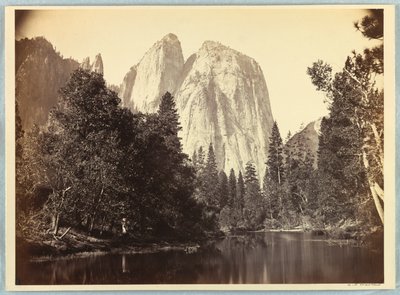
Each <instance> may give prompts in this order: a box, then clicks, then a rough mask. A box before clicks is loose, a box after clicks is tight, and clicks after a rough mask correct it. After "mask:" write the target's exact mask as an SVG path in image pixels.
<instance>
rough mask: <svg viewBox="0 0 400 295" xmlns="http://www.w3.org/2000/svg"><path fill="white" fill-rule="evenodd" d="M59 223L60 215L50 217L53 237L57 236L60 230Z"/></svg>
mask: <svg viewBox="0 0 400 295" xmlns="http://www.w3.org/2000/svg"><path fill="white" fill-rule="evenodd" d="M59 221H60V213H57V214H55V215H54V216H53V217H52V229H53V235H55V236H56V235H57V234H58V230H59V228H60V226H59Z"/></svg>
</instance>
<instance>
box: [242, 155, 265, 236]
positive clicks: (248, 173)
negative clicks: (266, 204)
mask: <svg viewBox="0 0 400 295" xmlns="http://www.w3.org/2000/svg"><path fill="white" fill-rule="evenodd" d="M244 184H245V198H244V210H243V211H244V213H243V215H244V218H245V222H246V225H247V226H248V227H250V228H255V227H256V226H259V225H260V224H261V222H262V219H263V213H264V212H263V202H262V197H261V192H260V183H259V180H258V177H257V173H256V169H255V167H254V165H253V163H251V162H248V163H247V164H246V170H245V179H244Z"/></svg>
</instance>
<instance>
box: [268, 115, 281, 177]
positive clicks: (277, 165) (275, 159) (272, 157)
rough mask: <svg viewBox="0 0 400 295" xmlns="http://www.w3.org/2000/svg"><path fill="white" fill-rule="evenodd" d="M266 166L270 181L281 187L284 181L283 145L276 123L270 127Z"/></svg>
mask: <svg viewBox="0 0 400 295" xmlns="http://www.w3.org/2000/svg"><path fill="white" fill-rule="evenodd" d="M266 164H267V166H268V172H269V175H270V180H271V181H273V182H274V183H277V184H279V185H281V184H282V183H283V181H284V166H283V145H282V138H281V135H280V133H279V129H278V124H277V123H276V121H275V122H274V125H273V126H272V132H271V137H270V138H269V149H268V160H267V163H266Z"/></svg>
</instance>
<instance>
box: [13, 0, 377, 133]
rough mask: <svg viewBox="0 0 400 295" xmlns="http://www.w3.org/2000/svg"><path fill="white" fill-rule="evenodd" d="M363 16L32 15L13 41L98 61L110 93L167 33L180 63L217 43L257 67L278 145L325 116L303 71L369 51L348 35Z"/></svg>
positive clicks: (272, 12) (149, 10) (224, 11)
mask: <svg viewBox="0 0 400 295" xmlns="http://www.w3.org/2000/svg"><path fill="white" fill-rule="evenodd" d="M366 14H367V11H366V10H361V9H354V8H352V9H349V8H347V9H322V8H318V9H315V8H299V9H284V8H280V7H275V8H273V9H266V8H261V7H242V8H238V7H229V8H227V7H225V8H216V7H205V6H204V7H201V8H199V7H197V8H194V7H187V6H186V7H184V6H182V7H178V8H172V7H149V6H148V7H144V8H138V7H136V8H129V9H128V8H117V7H115V8H112V9H106V10H104V9H102V10H98V9H93V8H90V9H69V10H65V9H63V10H37V11H34V12H32V13H29V14H27V15H26V17H25V18H24V19H23V21H22V22H21V25H19V26H18V27H17V30H16V37H17V38H18V39H19V38H21V37H34V36H44V37H46V39H47V40H49V41H50V42H51V43H52V44H53V45H54V46H55V47H56V48H57V51H60V53H61V54H63V55H64V57H72V58H74V59H77V60H78V61H82V59H83V58H84V57H86V56H90V58H91V60H93V58H94V56H95V55H96V54H97V53H101V55H102V57H103V62H104V77H105V79H106V80H107V82H108V83H112V84H116V85H119V84H120V83H121V82H122V80H123V77H124V75H125V74H126V72H127V71H128V70H129V68H130V67H131V66H132V65H134V64H136V63H137V62H138V61H139V60H140V58H141V57H142V56H143V54H144V53H145V52H146V51H147V50H148V49H149V48H150V47H151V46H152V45H153V44H154V43H155V42H156V41H157V40H159V39H161V38H162V37H163V36H164V35H166V34H168V33H174V34H175V35H177V36H178V38H179V40H180V42H181V45H182V50H183V55H184V57H185V59H186V58H187V57H189V56H190V55H191V54H192V53H195V52H196V51H197V50H198V49H199V48H200V47H201V44H202V43H203V42H204V41H205V40H214V41H219V42H221V43H223V44H225V45H227V46H229V47H231V48H233V49H236V50H238V51H240V52H242V53H244V54H246V55H248V56H250V57H252V58H254V59H255V60H256V61H257V62H258V63H259V64H260V66H261V68H262V70H263V72H264V76H265V79H266V82H267V86H268V90H269V96H270V101H271V106H272V112H273V116H274V118H275V120H277V122H278V126H279V128H280V131H281V135H282V137H283V138H284V137H285V136H286V134H287V132H288V130H291V131H292V132H296V131H298V129H299V126H300V124H301V123H302V122H304V123H305V124H307V123H308V122H310V121H313V120H316V119H317V118H319V117H321V116H323V115H325V114H326V113H327V110H326V105H325V104H324V103H323V94H321V93H318V92H317V91H316V90H315V89H314V87H313V85H312V84H311V82H310V79H309V77H308V76H307V75H306V69H307V67H308V66H310V65H311V64H312V63H313V62H314V61H316V60H318V59H322V60H324V61H326V62H328V63H330V64H332V65H333V66H334V68H335V67H336V69H337V70H339V69H340V68H341V67H342V66H343V64H344V61H345V59H346V57H347V55H349V54H350V53H351V51H352V50H353V49H355V50H356V51H362V50H363V49H364V48H365V47H371V46H373V45H374V44H375V43H373V41H369V40H367V39H366V38H363V37H362V35H361V33H359V32H357V31H356V30H355V29H354V27H353V22H354V21H356V20H359V19H361V18H362V17H363V16H364V15H366ZM375 42H376V41H375Z"/></svg>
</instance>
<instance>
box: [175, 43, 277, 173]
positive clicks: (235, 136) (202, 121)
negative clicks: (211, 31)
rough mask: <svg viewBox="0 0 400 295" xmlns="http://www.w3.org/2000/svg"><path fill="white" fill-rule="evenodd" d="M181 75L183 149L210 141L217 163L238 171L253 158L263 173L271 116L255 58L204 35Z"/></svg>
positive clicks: (180, 102)
mask: <svg viewBox="0 0 400 295" xmlns="http://www.w3.org/2000/svg"><path fill="white" fill-rule="evenodd" d="M184 76H185V77H184V78H183V79H182V83H181V85H180V87H179V89H178V90H177V92H176V94H175V96H176V101H177V105H178V110H179V113H180V115H181V122H182V132H181V137H182V143H183V147H184V151H185V152H187V153H189V154H191V153H193V151H194V150H197V149H198V148H199V147H200V146H204V147H207V145H208V144H209V143H210V142H212V143H213V145H214V148H215V153H216V156H217V160H218V165H219V168H221V169H223V170H225V171H227V172H228V171H229V170H230V169H231V168H233V169H234V170H235V171H237V172H238V171H239V170H241V171H243V170H244V167H245V165H246V163H247V162H248V161H252V162H253V163H254V164H255V165H256V167H257V172H258V174H259V175H260V176H262V175H263V173H264V170H265V162H266V158H267V151H268V139H269V136H270V130H271V128H272V124H273V117H272V112H271V106H270V102H269V96H268V90H267V85H266V82H265V79H264V75H263V73H262V70H261V68H260V66H259V65H258V64H257V62H256V61H255V60H254V59H252V58H250V57H248V56H246V55H243V54H241V53H239V52H238V51H235V50H233V49H230V48H228V47H226V46H224V45H222V44H220V43H217V42H212V41H206V42H204V44H203V46H202V47H201V48H200V50H199V51H198V52H197V53H196V54H195V55H193V56H191V57H190V58H189V59H188V61H187V62H186V65H185V74H184Z"/></svg>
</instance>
